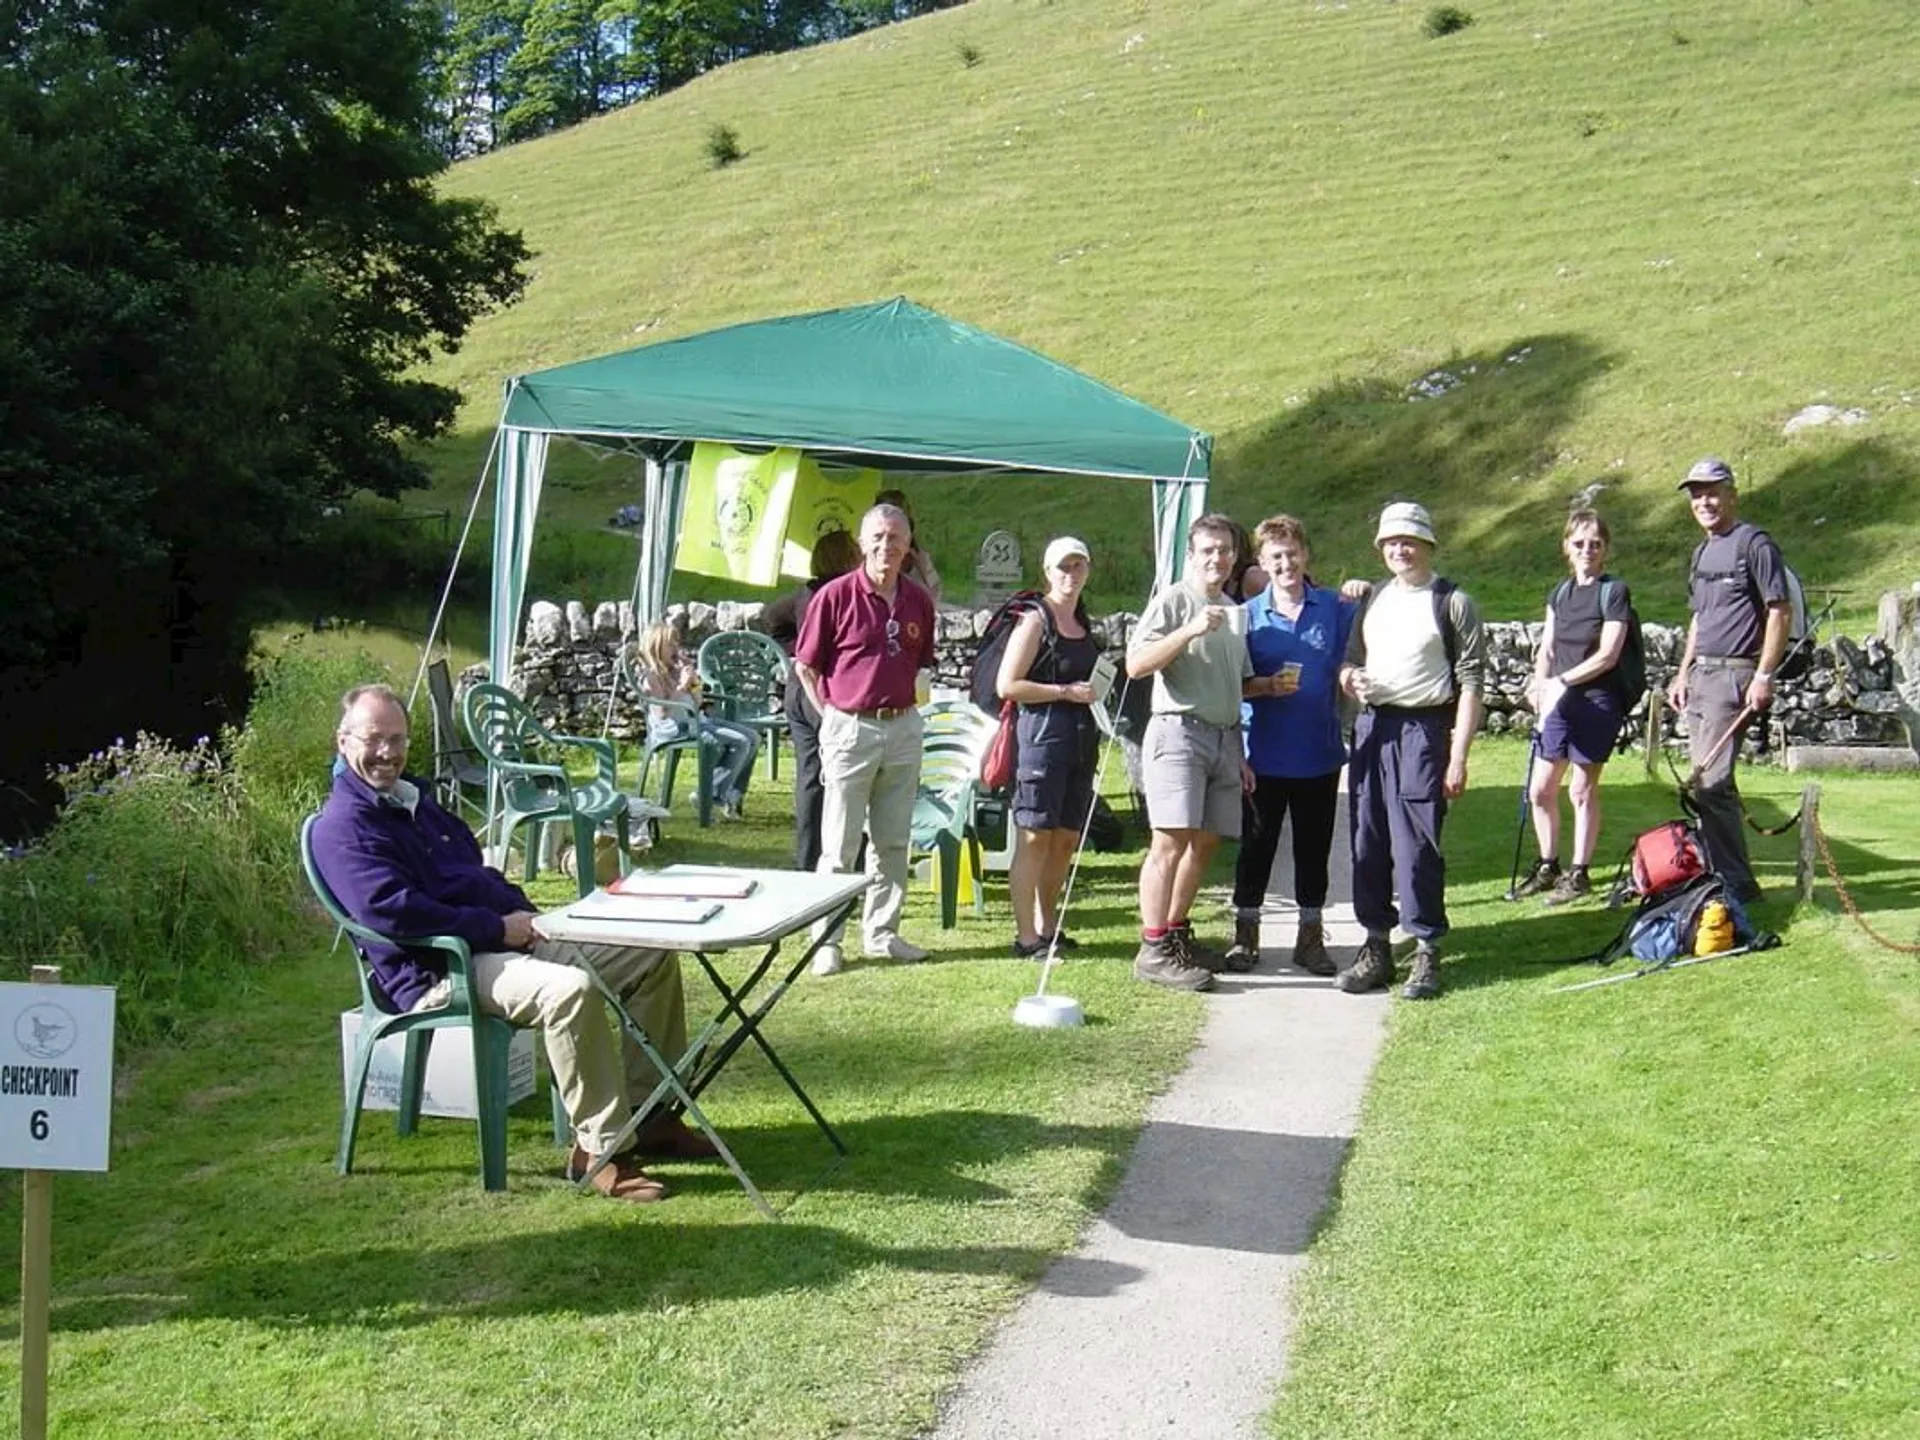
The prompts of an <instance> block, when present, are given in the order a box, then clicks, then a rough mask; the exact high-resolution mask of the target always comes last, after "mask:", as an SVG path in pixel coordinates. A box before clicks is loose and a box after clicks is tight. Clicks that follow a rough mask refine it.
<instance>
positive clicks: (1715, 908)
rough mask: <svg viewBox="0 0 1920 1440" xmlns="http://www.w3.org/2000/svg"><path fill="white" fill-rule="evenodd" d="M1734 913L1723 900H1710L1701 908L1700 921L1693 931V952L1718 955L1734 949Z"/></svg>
mask: <svg viewBox="0 0 1920 1440" xmlns="http://www.w3.org/2000/svg"><path fill="white" fill-rule="evenodd" d="M1733 943H1734V942H1733V913H1732V912H1731V911H1730V910H1728V909H1727V907H1726V903H1725V902H1724V901H1721V900H1709V901H1708V902H1707V903H1706V904H1705V905H1703V906H1701V908H1700V923H1699V924H1698V925H1697V926H1695V927H1694V931H1693V953H1694V954H1696V955H1718V954H1719V953H1720V952H1721V951H1723V950H1731V949H1733Z"/></svg>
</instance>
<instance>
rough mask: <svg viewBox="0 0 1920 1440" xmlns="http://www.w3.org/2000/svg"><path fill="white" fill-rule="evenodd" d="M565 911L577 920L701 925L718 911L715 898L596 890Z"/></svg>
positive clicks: (718, 904)
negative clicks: (621, 893)
mask: <svg viewBox="0 0 1920 1440" xmlns="http://www.w3.org/2000/svg"><path fill="white" fill-rule="evenodd" d="M567 912H568V913H569V914H570V915H573V916H574V917H576V918H577V919H581V920H592V921H595V922H599V921H603V920H608V921H612V922H614V923H616V924H623V925H625V924H630V925H700V924H704V923H705V922H706V921H708V920H711V919H712V918H713V917H714V916H716V915H718V914H719V913H720V902H719V901H718V900H704V899H696V898H691V897H688V896H680V895H669V896H658V895H615V894H612V893H611V892H609V891H606V890H596V891H595V892H594V893H593V894H591V895H589V896H587V897H586V898H585V899H582V900H576V901H574V902H573V904H571V905H569V906H568V907H567Z"/></svg>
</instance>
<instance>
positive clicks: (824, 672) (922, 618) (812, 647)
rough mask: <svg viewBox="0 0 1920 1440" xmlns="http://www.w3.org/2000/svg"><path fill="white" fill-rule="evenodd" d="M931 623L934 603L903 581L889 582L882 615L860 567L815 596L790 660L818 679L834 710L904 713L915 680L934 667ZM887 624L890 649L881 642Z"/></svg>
mask: <svg viewBox="0 0 1920 1440" xmlns="http://www.w3.org/2000/svg"><path fill="white" fill-rule="evenodd" d="M933 618H934V617H933V597H932V596H930V595H928V594H927V592H926V591H925V590H923V589H921V588H920V586H919V585H918V584H917V583H916V582H914V581H912V580H909V579H907V577H906V576H905V575H902V576H901V577H900V579H899V580H897V581H896V582H894V595H893V607H892V609H891V610H889V609H888V606H887V602H886V598H885V597H884V596H882V595H881V593H880V592H879V591H878V590H876V589H874V588H873V582H872V581H871V580H869V579H868V578H867V571H866V567H865V566H861V567H860V568H858V569H855V570H850V571H848V572H847V573H846V574H845V575H838V576H835V577H834V578H833V579H831V580H829V581H827V583H826V584H824V585H822V586H821V587H820V588H819V590H817V591H816V592H815V593H814V597H813V599H812V601H810V602H809V603H808V605H807V615H806V619H804V620H803V621H801V623H800V638H799V640H797V641H796V642H795V643H794V647H793V657H794V659H796V660H799V661H801V662H802V663H803V664H806V665H808V666H811V667H812V668H813V670H814V671H815V672H816V673H817V674H818V675H819V676H820V693H821V695H822V697H823V698H824V699H825V700H826V702H827V704H829V705H831V706H832V707H833V708H834V709H836V710H879V709H900V710H904V709H906V708H907V707H908V706H910V705H912V704H913V701H914V694H913V682H914V678H915V676H917V675H918V674H919V672H920V671H922V670H931V669H932V668H933ZM889 620H891V621H892V622H893V623H894V626H895V627H896V628H895V633H894V638H895V639H896V640H897V641H898V642H899V643H898V645H895V646H890V645H889V644H888V643H887V622H888V621H889ZM889 651H892V652H893V653H889Z"/></svg>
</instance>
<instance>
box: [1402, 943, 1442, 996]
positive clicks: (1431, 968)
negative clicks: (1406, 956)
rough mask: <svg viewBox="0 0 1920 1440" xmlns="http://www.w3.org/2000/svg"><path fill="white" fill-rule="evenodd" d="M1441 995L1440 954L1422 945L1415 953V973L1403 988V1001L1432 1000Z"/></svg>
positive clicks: (1408, 978)
mask: <svg viewBox="0 0 1920 1440" xmlns="http://www.w3.org/2000/svg"><path fill="white" fill-rule="evenodd" d="M1439 993H1440V952H1439V951H1438V950H1435V949H1433V948H1432V947H1431V946H1427V945H1422V946H1421V947H1420V948H1419V949H1417V950H1415V951H1414V952H1413V972H1412V973H1411V974H1410V975H1408V976H1407V983H1406V984H1405V985H1404V986H1402V987H1401V990H1400V998H1401V999H1403V1000H1431V999H1433V997H1434V996H1436V995H1438V994H1439Z"/></svg>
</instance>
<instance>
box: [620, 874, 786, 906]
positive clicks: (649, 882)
mask: <svg viewBox="0 0 1920 1440" xmlns="http://www.w3.org/2000/svg"><path fill="white" fill-rule="evenodd" d="M759 884H760V882H759V881H757V880H755V879H754V878H753V877H752V876H751V875H729V874H727V873H726V872H725V871H712V872H708V873H699V872H692V873H689V872H685V871H682V872H679V873H667V872H664V871H659V870H635V871H633V872H632V873H631V874H628V875H622V876H621V877H620V878H619V879H618V880H615V881H614V882H613V883H611V884H610V885H608V886H607V889H609V890H610V891H612V892H613V893H614V894H615V895H633V896H642V897H645V898H648V899H658V900H667V899H679V900H744V899H746V898H747V897H748V896H749V895H751V894H753V892H754V890H755V889H756V888H757V887H758V886H759Z"/></svg>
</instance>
